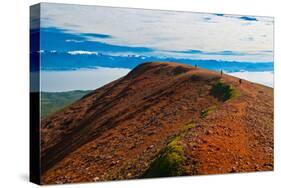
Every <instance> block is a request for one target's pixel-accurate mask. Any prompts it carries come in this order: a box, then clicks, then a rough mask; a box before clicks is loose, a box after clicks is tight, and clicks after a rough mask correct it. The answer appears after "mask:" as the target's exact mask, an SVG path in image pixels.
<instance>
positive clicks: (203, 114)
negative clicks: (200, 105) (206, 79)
mask: <svg viewBox="0 0 281 188" xmlns="http://www.w3.org/2000/svg"><path fill="white" fill-rule="evenodd" d="M216 109H217V106H215V105H213V106H210V107H208V108H206V109H205V110H202V111H201V114H200V117H201V118H204V117H206V116H207V115H209V114H211V113H212V112H214V111H215V110H216Z"/></svg>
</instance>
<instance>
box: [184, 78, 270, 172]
mask: <svg viewBox="0 0 281 188" xmlns="http://www.w3.org/2000/svg"><path fill="white" fill-rule="evenodd" d="M233 84H234V83H233ZM236 87H237V89H239V90H240V91H241V92H242V94H241V96H240V97H238V98H237V99H233V100H230V101H227V102H226V103H224V104H223V105H221V106H220V107H219V108H218V109H217V111H216V112H214V113H213V114H211V115H209V116H208V117H206V118H204V119H202V120H199V122H198V127H196V128H194V129H193V130H192V132H193V133H195V134H196V136H195V137H194V135H192V134H189V135H188V136H187V137H186V138H184V142H185V145H186V155H187V156H188V157H189V160H192V161H193V163H192V164H193V165H194V164H195V166H196V167H193V168H192V169H191V168H190V164H188V165H187V166H186V168H187V172H188V173H190V174H218V173H228V172H231V173H232V172H251V171H265V170H273V127H272V124H273V122H272V121H273V119H272V114H273V111H272V110H273V106H272V101H270V100H268V101H266V99H268V97H269V96H270V93H269V96H268V93H265V92H264V89H263V88H262V87H258V88H253V85H252V84H251V83H249V82H246V83H245V82H244V83H243V84H241V85H236ZM262 105H267V106H268V107H269V108H268V112H267V113H265V111H261V110H260V108H262ZM252 116H254V118H259V117H263V118H264V121H257V120H255V121H254V119H253V117H252ZM190 169H191V170H190Z"/></svg>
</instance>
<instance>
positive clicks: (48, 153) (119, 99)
mask: <svg viewBox="0 0 281 188" xmlns="http://www.w3.org/2000/svg"><path fill="white" fill-rule="evenodd" d="M41 128H42V129H41V164H42V175H43V176H42V183H43V184H47V183H70V182H83V181H84V182H86V181H103V180H120V179H135V178H139V177H148V178H149V177H165V176H181V175H196V174H215V173H228V172H248V171H259V170H272V169H273V89H272V88H269V87H266V86H262V85H259V84H254V83H251V82H248V81H245V80H241V79H239V78H235V77H232V76H228V75H225V74H223V73H222V74H221V73H220V72H213V71H208V70H204V69H200V68H197V67H193V66H188V65H182V64H177V63H171V62H149V63H144V64H141V65H138V66H137V67H136V68H134V69H133V70H132V71H131V72H130V73H129V74H128V75H126V76H124V77H122V78H120V79H118V80H115V81H113V82H111V83H109V84H107V85H105V86H103V87H101V88H99V89H97V90H95V91H93V92H91V93H89V94H87V95H86V96H84V97H83V98H82V99H80V100H78V101H76V102H75V103H73V104H72V105H70V106H68V107H66V108H64V109H62V110H60V111H59V112H57V113H55V114H53V115H51V116H50V117H48V118H46V119H44V120H43V121H42V123H41Z"/></svg>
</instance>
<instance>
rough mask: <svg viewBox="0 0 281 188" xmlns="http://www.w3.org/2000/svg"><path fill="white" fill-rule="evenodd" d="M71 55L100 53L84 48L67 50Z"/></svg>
mask: <svg viewBox="0 0 281 188" xmlns="http://www.w3.org/2000/svg"><path fill="white" fill-rule="evenodd" d="M67 53H68V54H70V55H98V54H99V53H98V52H90V51H82V50H77V51H69V52H67Z"/></svg>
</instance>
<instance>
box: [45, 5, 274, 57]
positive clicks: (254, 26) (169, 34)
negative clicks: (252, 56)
mask: <svg viewBox="0 0 281 188" xmlns="http://www.w3.org/2000/svg"><path fill="white" fill-rule="evenodd" d="M41 17H42V23H41V26H42V27H59V28H63V29H67V30H69V31H70V32H79V33H101V34H107V35H112V36H113V37H112V38H91V37H89V40H98V41H102V42H106V43H110V44H115V45H128V46H143V47H149V48H154V49H156V50H158V51H163V50H173V51H174V50H179V51H180V50H188V49H199V50H202V51H209V52H216V51H224V50H230V51H242V52H247V51H254V52H259V51H273V24H272V23H273V19H272V18H270V17H257V16H256V17H255V18H257V21H246V20H241V19H239V17H240V16H235V15H225V16H216V15H214V14H207V13H192V12H176V11H160V10H144V9H129V8H112V7H100V6H81V5H65V4H46V3H43V4H42V10H41ZM206 18H208V19H206ZM233 58H238V57H237V56H235V57H233ZM239 58H240V59H243V57H239ZM259 58H260V57H257V60H259ZM261 58H262V59H263V60H265V61H273V54H272V53H271V54H269V55H262V57H261ZM245 59H249V57H247V58H245Z"/></svg>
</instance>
